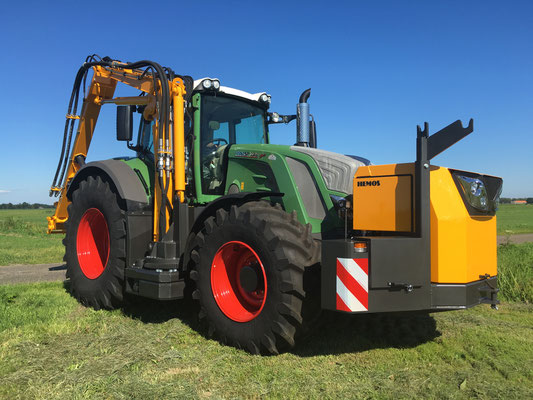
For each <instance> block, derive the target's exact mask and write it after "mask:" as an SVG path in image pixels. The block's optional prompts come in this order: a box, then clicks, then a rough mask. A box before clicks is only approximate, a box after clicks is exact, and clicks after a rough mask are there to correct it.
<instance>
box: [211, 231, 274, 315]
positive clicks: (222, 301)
mask: <svg viewBox="0 0 533 400" xmlns="http://www.w3.org/2000/svg"><path fill="white" fill-rule="evenodd" d="M244 267H250V268H251V270H253V271H255V273H256V277H255V278H256V279H257V286H256V288H255V289H254V290H251V291H248V290H246V289H245V288H244V287H243V285H242V284H241V270H242V269H243V268H244ZM211 290H212V291H213V297H214V298H215V301H216V303H217V305H218V307H219V308H220V310H221V311H222V312H223V313H224V315H226V317H228V318H230V319H232V320H233V321H237V322H247V321H251V320H252V319H254V318H255V317H257V316H258V315H259V314H260V313H261V310H262V309H263V306H264V305H265V300H266V296H267V279H266V274H265V268H264V267H263V264H262V263H261V260H260V259H259V256H258V255H257V253H256V252H255V251H254V250H253V249H252V248H251V247H250V246H248V245H247V244H246V243H243V242H237V241H231V242H228V243H226V244H224V245H223V246H222V247H220V248H219V249H218V251H217V252H216V254H215V258H214V259H213V264H212V265H211Z"/></svg>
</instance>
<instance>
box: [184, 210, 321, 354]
mask: <svg viewBox="0 0 533 400" xmlns="http://www.w3.org/2000/svg"><path fill="white" fill-rule="evenodd" d="M191 259H192V260H193V262H194V268H193V270H192V271H191V273H190V277H191V279H192V280H193V281H195V282H196V290H195V291H194V293H193V298H195V299H198V300H199V302H200V306H201V311H200V319H201V321H203V322H205V324H206V325H207V328H208V332H209V334H213V335H215V336H216V337H217V338H219V339H220V340H221V341H222V342H223V343H227V344H230V345H234V346H236V347H239V348H244V349H246V350H248V351H249V352H251V353H268V354H276V353H278V352H280V351H282V350H286V349H288V348H291V347H293V346H294V341H295V338H296V337H297V336H298V334H299V333H300V332H301V331H302V329H303V327H304V326H305V324H306V322H307V321H306V320H307V319H316V317H317V315H318V313H319V311H320V309H319V307H316V306H319V304H320V303H319V302H318V301H316V300H317V299H315V298H310V297H309V296H310V294H309V293H308V292H307V291H306V290H305V289H304V288H305V285H304V277H305V272H306V269H308V268H306V267H309V266H311V265H314V264H316V263H317V262H318V260H319V249H318V246H317V244H316V243H315V242H314V240H313V239H312V237H311V229H310V226H307V227H304V226H302V225H301V224H300V223H299V222H298V221H297V219H296V214H294V213H293V214H291V215H289V214H287V213H286V212H285V211H283V210H282V209H281V207H279V206H278V207H273V206H271V205H270V204H269V203H267V202H265V201H254V202H249V203H245V204H243V205H241V206H232V207H231V209H230V210H229V212H228V211H226V210H223V209H220V210H218V211H217V213H216V217H210V218H208V219H207V220H206V221H205V225H204V229H203V230H202V231H201V232H199V233H198V234H197V236H196V239H195V244H194V246H193V250H192V252H191ZM314 295H315V293H313V296H314ZM309 306H311V307H312V308H313V310H309ZM308 316H309V317H310V318H308Z"/></svg>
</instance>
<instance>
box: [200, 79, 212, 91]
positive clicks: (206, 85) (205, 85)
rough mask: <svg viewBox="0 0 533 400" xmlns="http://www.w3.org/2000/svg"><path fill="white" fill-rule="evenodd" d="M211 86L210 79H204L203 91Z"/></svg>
mask: <svg viewBox="0 0 533 400" xmlns="http://www.w3.org/2000/svg"><path fill="white" fill-rule="evenodd" d="M212 85H213V81H212V80H211V79H205V80H204V81H202V86H203V87H204V89H210V88H211V86H212Z"/></svg>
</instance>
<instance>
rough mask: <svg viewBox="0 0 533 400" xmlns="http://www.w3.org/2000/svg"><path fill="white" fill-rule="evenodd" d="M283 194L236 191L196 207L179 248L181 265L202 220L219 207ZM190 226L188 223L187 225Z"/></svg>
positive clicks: (212, 214) (186, 259)
mask: <svg viewBox="0 0 533 400" xmlns="http://www.w3.org/2000/svg"><path fill="white" fill-rule="evenodd" d="M283 196H285V193H278V192H238V193H232V194H227V195H225V196H221V197H219V198H218V199H216V200H213V201H212V202H210V203H209V204H208V205H207V206H206V207H205V208H204V207H196V208H197V209H201V211H200V213H199V214H198V215H197V216H195V218H194V221H193V222H192V226H191V228H190V229H188V235H187V242H186V244H185V247H184V248H182V249H180V251H179V253H182V252H183V251H184V254H183V256H184V263H183V267H184V268H185V269H186V268H187V265H188V263H189V261H190V259H189V251H190V250H191V244H192V240H193V239H194V237H195V236H196V234H197V233H198V232H200V231H201V230H202V227H203V224H204V221H205V220H206V219H207V218H209V217H210V216H215V215H216V212H217V210H218V209H220V208H225V209H227V210H229V208H230V207H231V206H232V205H241V204H244V203H247V202H249V201H254V200H259V199H262V198H264V197H283ZM189 226H190V225H189Z"/></svg>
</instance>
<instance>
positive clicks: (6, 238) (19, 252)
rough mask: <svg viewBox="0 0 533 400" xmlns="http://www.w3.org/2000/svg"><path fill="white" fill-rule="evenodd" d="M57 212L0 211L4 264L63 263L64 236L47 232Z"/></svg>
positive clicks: (1, 260)
mask: <svg viewBox="0 0 533 400" xmlns="http://www.w3.org/2000/svg"><path fill="white" fill-rule="evenodd" d="M52 214H53V210H0V265H10V264H40V263H54V262H61V260H62V259H63V253H64V247H63V245H62V244H61V240H62V239H63V235H48V234H47V233H46V229H47V221H46V217H47V216H49V215H52Z"/></svg>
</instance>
